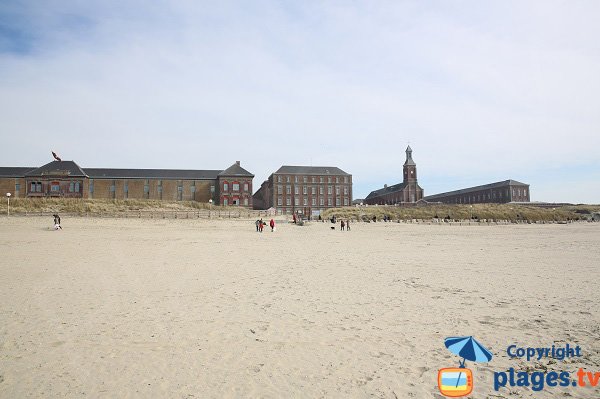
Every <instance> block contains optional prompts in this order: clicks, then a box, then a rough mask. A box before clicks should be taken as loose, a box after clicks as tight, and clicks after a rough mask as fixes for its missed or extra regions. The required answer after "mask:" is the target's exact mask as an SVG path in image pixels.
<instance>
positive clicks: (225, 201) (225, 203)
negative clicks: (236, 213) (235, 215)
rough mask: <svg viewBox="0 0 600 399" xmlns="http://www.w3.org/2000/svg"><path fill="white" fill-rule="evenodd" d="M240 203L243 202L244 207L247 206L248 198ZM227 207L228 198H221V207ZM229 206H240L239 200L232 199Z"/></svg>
mask: <svg viewBox="0 0 600 399" xmlns="http://www.w3.org/2000/svg"><path fill="white" fill-rule="evenodd" d="M242 202H243V204H244V206H248V198H244V199H242ZM228 205H229V198H223V206H228ZM231 205H240V200H239V199H232V200H231Z"/></svg>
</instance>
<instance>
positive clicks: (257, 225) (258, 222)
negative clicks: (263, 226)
mask: <svg viewBox="0 0 600 399" xmlns="http://www.w3.org/2000/svg"><path fill="white" fill-rule="evenodd" d="M254 224H255V225H256V232H257V233H258V229H259V225H260V220H258V219H256V223H254Z"/></svg>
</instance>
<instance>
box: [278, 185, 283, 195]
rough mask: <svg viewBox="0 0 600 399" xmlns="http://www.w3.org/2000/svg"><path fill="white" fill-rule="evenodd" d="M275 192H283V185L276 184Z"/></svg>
mask: <svg viewBox="0 0 600 399" xmlns="http://www.w3.org/2000/svg"><path fill="white" fill-rule="evenodd" d="M277 194H283V186H282V185H281V184H280V185H278V186H277Z"/></svg>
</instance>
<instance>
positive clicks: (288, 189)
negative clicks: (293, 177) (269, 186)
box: [285, 184, 292, 195]
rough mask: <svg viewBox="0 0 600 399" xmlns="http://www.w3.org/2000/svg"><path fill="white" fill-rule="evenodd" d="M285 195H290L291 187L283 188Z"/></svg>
mask: <svg viewBox="0 0 600 399" xmlns="http://www.w3.org/2000/svg"><path fill="white" fill-rule="evenodd" d="M285 193H286V194H287V195H290V194H291V193H292V186H290V185H289V184H288V185H287V186H285Z"/></svg>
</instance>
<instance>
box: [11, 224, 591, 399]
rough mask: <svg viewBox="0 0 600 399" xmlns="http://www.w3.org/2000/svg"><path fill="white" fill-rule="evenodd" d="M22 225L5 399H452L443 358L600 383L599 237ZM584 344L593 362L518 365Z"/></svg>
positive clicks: (581, 227) (479, 379)
mask: <svg viewBox="0 0 600 399" xmlns="http://www.w3.org/2000/svg"><path fill="white" fill-rule="evenodd" d="M50 224H51V219H41V218H33V217H32V218H23V217H15V218H10V219H4V220H3V223H2V224H1V225H0V249H1V255H0V322H1V323H0V397H3V398H25V397H59V396H60V397H62V396H67V397H82V396H86V397H106V398H113V397H144V398H150V397H174V398H211V397H215V398H216V397H231V398H235V397H271V398H282V397H285V398H294V397H336V398H342V397H343V398H348V397H356V398H363V397H382V398H395V397H396V398H410V397H414V398H439V397H441V395H440V394H439V391H438V388H437V370H438V369H440V368H442V367H453V366H456V365H457V364H458V357H457V356H455V355H453V354H451V353H450V352H449V351H448V350H447V349H446V348H445V347H444V343H443V340H444V338H445V337H447V336H453V335H473V336H475V337H476V338H477V339H478V340H479V341H481V342H482V343H484V344H486V345H487V346H488V348H490V350H491V351H492V352H493V353H494V355H495V358H494V359H493V360H492V362H490V363H486V364H474V363H471V364H468V366H469V367H470V368H471V369H472V370H473V372H474V381H475V391H474V393H473V395H472V396H471V397H473V398H486V397H511V398H512V397H514V398H522V397H523V398H529V397H532V398H533V397H535V398H538V397H541V398H551V397H557V396H563V395H567V396H569V397H574V398H590V397H597V396H598V395H599V393H600V385H599V386H598V387H596V388H592V387H586V388H580V387H572V386H570V387H566V388H562V387H556V388H549V389H545V390H543V391H541V392H533V391H532V390H531V389H530V388H521V387H514V388H501V389H500V390H499V391H497V392H496V391H494V390H493V383H492V380H493V372H494V371H502V370H506V369H507V368H509V367H515V368H516V369H519V370H521V369H528V368H529V369H533V370H543V369H544V368H548V369H555V370H566V371H570V372H575V371H576V370H577V369H578V368H579V367H583V368H585V369H586V370H587V371H597V372H598V371H600V316H599V313H598V305H599V303H600V289H599V287H598V281H600V271H599V264H600V262H599V258H598V247H599V244H600V225H598V224H583V223H581V224H569V225H519V226H468V227H465V226H463V227H459V226H426V225H406V224H395V223H375V224H367V223H354V224H353V225H352V231H350V232H341V231H339V230H335V231H331V230H330V229H329V226H330V225H329V224H327V223H313V224H311V225H308V226H303V227H299V226H294V225H289V224H279V225H278V231H277V232H275V233H271V232H270V231H268V229H267V231H265V232H264V233H262V234H259V233H256V232H255V229H254V225H253V222H252V221H207V220H202V221H199V220H119V219H95V218H73V219H66V220H63V226H64V230H62V231H51V230H50V229H49V227H50ZM512 343H515V344H519V345H522V346H547V345H552V344H556V345H560V344H561V343H572V344H578V345H580V346H581V348H582V352H583V354H584V356H583V357H581V358H576V359H573V360H567V361H563V362H560V361H559V362H554V363H549V362H548V360H547V359H544V360H541V361H539V362H527V361H525V360H522V359H520V360H516V359H509V358H508V356H507V355H506V347H507V346H508V345H510V344H512Z"/></svg>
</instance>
